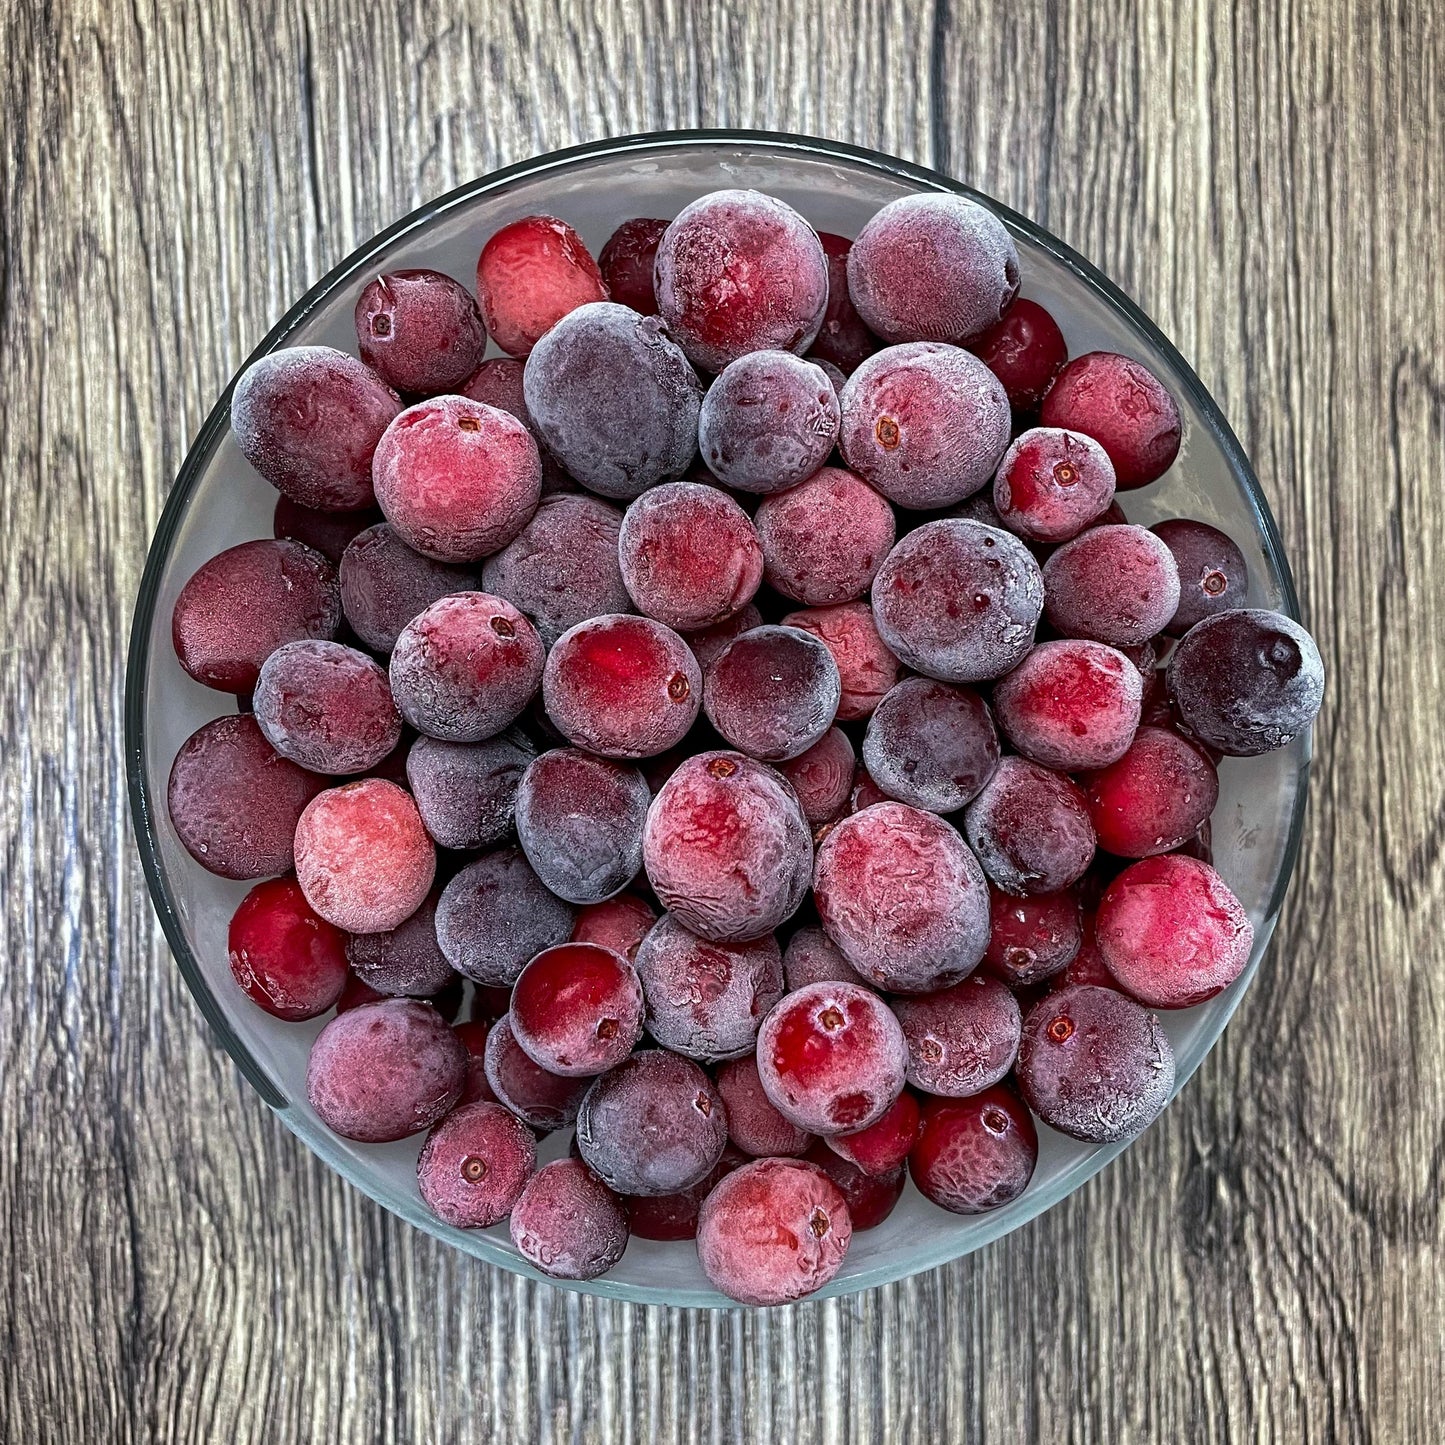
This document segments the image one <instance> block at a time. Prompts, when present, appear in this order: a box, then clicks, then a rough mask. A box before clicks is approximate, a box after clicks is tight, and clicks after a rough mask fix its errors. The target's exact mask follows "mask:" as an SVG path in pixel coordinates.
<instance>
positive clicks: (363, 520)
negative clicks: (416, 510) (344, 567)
mask: <svg viewBox="0 0 1445 1445" xmlns="http://www.w3.org/2000/svg"><path fill="white" fill-rule="evenodd" d="M379 521H381V511H380V509H379V508H377V507H363V508H362V509H361V510H360V511H359V512H318V511H317V510H316V509H315V508H314V507H303V506H302V505H301V503H300V502H293V501H292V500H291V498H290V497H277V498H276V510H275V512H274V513H273V514H272V519H271V526H272V533H273V535H274V536H275V537H276V540H277V541H288V542H300V543H302V544H303V545H305V546H307V547H310V548H311V549H312V550H313V551H316V552H320V553H321V555H322V556H323V557H325V558H326V560H327V561H328V562H330V563H331V564H332V565H333V566H334V565H336V564H337V563H339V562H340V561H341V558H342V555H343V554H344V553H345V551H346V549H347V547H348V546H350V545H351V541H352V539H353V538H354V537H357V536H359V535H360V534H361V533H362V532H364V531H365V530H366V528H368V527H372V526H375V525H376V523H378V522H379Z"/></svg>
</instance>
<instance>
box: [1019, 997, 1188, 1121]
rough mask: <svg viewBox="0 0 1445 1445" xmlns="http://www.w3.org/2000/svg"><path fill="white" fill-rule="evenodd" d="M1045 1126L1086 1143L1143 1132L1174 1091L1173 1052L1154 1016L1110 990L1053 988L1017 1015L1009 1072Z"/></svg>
mask: <svg viewBox="0 0 1445 1445" xmlns="http://www.w3.org/2000/svg"><path fill="white" fill-rule="evenodd" d="M1016 1074H1017V1078H1018V1082H1019V1087H1020V1088H1021V1089H1022V1091H1023V1096H1024V1098H1025V1100H1026V1101H1027V1102H1028V1106H1029V1108H1031V1109H1032V1110H1033V1111H1034V1113H1035V1114H1037V1115H1038V1116H1039V1118H1040V1119H1042V1120H1043V1121H1044V1123H1045V1124H1048V1125H1049V1126H1050V1127H1051V1128H1054V1129H1057V1130H1058V1131H1059V1132H1060V1133H1062V1134H1068V1135H1070V1136H1071V1137H1072V1138H1075V1139H1082V1140H1084V1141H1085V1142H1086V1143H1091V1144H1110V1143H1113V1142H1114V1141H1116V1140H1119V1139H1128V1138H1131V1137H1132V1136H1133V1135H1135V1134H1139V1133H1142V1132H1143V1130H1145V1129H1146V1128H1148V1126H1149V1125H1150V1124H1152V1123H1153V1122H1154V1120H1155V1119H1157V1118H1158V1117H1159V1115H1160V1114H1162V1113H1163V1112H1164V1106H1165V1105H1166V1104H1167V1103H1168V1102H1169V1095H1170V1094H1171V1093H1172V1092H1173V1090H1174V1051H1173V1050H1172V1049H1171V1048H1170V1047H1169V1036H1168V1035H1167V1034H1166V1033H1165V1032H1164V1030H1163V1029H1162V1028H1161V1027H1160V1025H1159V1020H1158V1019H1157V1018H1155V1017H1154V1015H1153V1014H1151V1013H1148V1012H1146V1011H1145V1010H1144V1009H1142V1008H1140V1007H1139V1005H1138V1004H1137V1003H1135V1002H1134V1001H1133V999H1129V998H1125V997H1124V995H1123V994H1122V993H1118V992H1116V991H1115V990H1114V989H1111V988H1097V987H1095V986H1093V985H1091V984H1077V985H1071V986H1069V987H1066V988H1061V989H1056V990H1055V991H1054V992H1053V993H1051V994H1049V995H1048V996H1047V997H1045V998H1043V999H1041V1000H1040V1001H1039V1002H1038V1003H1036V1004H1035V1005H1034V1006H1033V1008H1031V1009H1030V1010H1029V1012H1028V1017H1027V1018H1025V1019H1024V1031H1023V1042H1022V1043H1021V1044H1020V1046H1019V1059H1018V1066H1017V1070H1016Z"/></svg>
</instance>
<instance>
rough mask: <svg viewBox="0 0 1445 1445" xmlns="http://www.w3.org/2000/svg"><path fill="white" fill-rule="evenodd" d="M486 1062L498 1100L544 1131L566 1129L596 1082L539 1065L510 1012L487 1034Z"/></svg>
mask: <svg viewBox="0 0 1445 1445" xmlns="http://www.w3.org/2000/svg"><path fill="white" fill-rule="evenodd" d="M483 1063H484V1066H485V1069H486V1075H487V1083H488V1085H489V1086H490V1087H491V1090H492V1092H493V1093H494V1094H495V1095H496V1097H497V1101H498V1103H501V1104H504V1105H506V1107H507V1108H508V1109H510V1110H511V1111H512V1113H514V1114H515V1115H516V1116H517V1117H518V1118H519V1119H520V1120H521V1121H522V1122H523V1123H524V1124H526V1125H527V1126H528V1127H529V1128H532V1129H536V1130H538V1131H539V1132H541V1133H544V1134H548V1133H551V1131H552V1130H554V1129H565V1128H566V1127H567V1126H568V1125H569V1124H570V1123H571V1122H572V1121H573V1120H574V1119H575V1118H576V1117H577V1108H578V1105H580V1104H581V1102H582V1096H583V1094H585V1093H586V1092H587V1086H588V1085H589V1084H590V1083H591V1082H592V1080H591V1079H589V1078H580V1079H579V1078H569V1077H567V1076H566V1075H563V1074H554V1073H552V1072H551V1071H550V1070H548V1069H544V1068H543V1067H542V1066H541V1065H540V1064H538V1063H537V1062H536V1061H535V1060H534V1059H533V1058H532V1057H531V1055H530V1054H528V1053H527V1052H526V1051H525V1050H524V1049H523V1048H522V1046H521V1044H519V1043H518V1042H517V1036H516V1034H515V1033H514V1032H513V1031H512V1016H511V1014H510V1013H506V1014H503V1015H502V1017H501V1018H499V1019H498V1020H497V1021H496V1023H494V1024H493V1025H492V1027H491V1031H490V1032H489V1033H488V1034H487V1045H486V1053H485V1056H484V1059H483Z"/></svg>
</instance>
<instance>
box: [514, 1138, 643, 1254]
mask: <svg viewBox="0 0 1445 1445" xmlns="http://www.w3.org/2000/svg"><path fill="white" fill-rule="evenodd" d="M511 1230H512V1243H513V1244H515V1245H516V1246H517V1248H518V1250H520V1251H521V1254H522V1258H523V1259H525V1260H527V1261H528V1262H529V1263H531V1264H533V1265H535V1266H536V1267H537V1268H538V1269H540V1270H541V1271H542V1273H543V1274H550V1275H551V1276H552V1277H553V1278H554V1279H596V1278H597V1276H598V1275H600V1274H606V1273H607V1271H608V1270H609V1269H611V1268H612V1266H613V1265H614V1264H616V1263H617V1261H618V1260H619V1259H621V1258H622V1253H623V1251H624V1250H625V1249H626V1248H627V1239H628V1230H627V1211H626V1210H625V1209H624V1208H623V1207H622V1201H621V1200H620V1199H619V1198H618V1197H617V1196H616V1195H615V1194H613V1192H612V1191H611V1190H610V1189H608V1187H607V1186H606V1185H605V1184H604V1183H603V1182H602V1181H601V1180H600V1179H599V1178H598V1177H597V1176H596V1175H595V1174H594V1173H593V1172H592V1171H591V1170H590V1169H589V1168H588V1167H587V1166H586V1165H585V1164H584V1163H583V1162H582V1161H581V1160H580V1159H554V1160H553V1161H552V1162H551V1163H550V1164H544V1165H543V1166H542V1167H541V1168H540V1169H539V1170H538V1171H537V1172H536V1173H535V1174H534V1175H533V1176H532V1177H531V1178H530V1179H529V1180H528V1181H527V1184H526V1187H525V1188H524V1189H523V1190H522V1194H521V1197H520V1198H519V1199H518V1200H517V1202H516V1204H515V1205H513V1206H512V1224H511Z"/></svg>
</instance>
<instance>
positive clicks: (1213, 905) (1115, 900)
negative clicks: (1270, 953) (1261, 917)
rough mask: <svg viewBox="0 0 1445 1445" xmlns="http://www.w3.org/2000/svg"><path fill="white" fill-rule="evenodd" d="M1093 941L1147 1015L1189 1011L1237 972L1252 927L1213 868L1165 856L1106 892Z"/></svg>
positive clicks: (1134, 869) (1132, 870) (1136, 868)
mask: <svg viewBox="0 0 1445 1445" xmlns="http://www.w3.org/2000/svg"><path fill="white" fill-rule="evenodd" d="M1094 937H1095V939H1096V940H1097V942H1098V946H1099V954H1100V956H1101V957H1102V958H1103V960H1104V966H1105V967H1106V968H1107V969H1108V970H1109V972H1110V973H1111V974H1113V975H1114V977H1115V978H1116V979H1117V980H1118V983H1119V987H1120V988H1122V989H1123V990H1124V992H1125V993H1127V994H1129V995H1130V996H1131V997H1132V998H1136V999H1138V1001H1139V1002H1140V1003H1142V1004H1146V1005H1147V1006H1148V1007H1150V1008H1192V1007H1193V1006H1194V1005H1195V1004H1198V1003H1203V1002H1204V1001H1205V999H1210V998H1213V997H1214V995H1215V994H1217V993H1219V992H1221V991H1222V990H1223V989H1225V988H1228V986H1229V985H1230V984H1232V983H1233V982H1234V980H1235V979H1237V978H1238V977H1239V975H1240V974H1241V973H1243V972H1244V969H1245V965H1246V964H1248V962H1249V951H1250V949H1251V948H1252V947H1253V945H1254V928H1253V927H1252V925H1251V924H1250V921H1249V916H1248V915H1247V914H1246V913H1245V911H1244V907H1243V905H1242V904H1241V903H1240V901H1239V899H1237V898H1236V897H1235V896H1234V894H1233V893H1231V892H1230V890H1229V888H1228V886H1227V885H1226V884H1225V882H1224V879H1222V878H1221V877H1220V876H1219V874H1218V873H1216V872H1215V871H1214V869H1213V868H1211V867H1210V866H1209V865H1208V864H1207V863H1201V862H1199V861H1198V860H1197V859H1195V858H1186V857H1183V856H1181V855H1180V854H1177V853H1170V854H1166V855H1165V856H1163V857H1160V858H1145V859H1144V860H1143V861H1142V862H1139V863H1135V864H1133V865H1132V866H1131V867H1128V868H1126V869H1125V870H1124V871H1123V872H1122V873H1121V874H1120V875H1119V876H1118V877H1117V878H1116V879H1115V880H1114V881H1113V882H1112V883H1111V884H1110V885H1109V886H1108V888H1107V889H1106V890H1105V892H1104V896H1103V898H1101V899H1100V900H1099V911H1098V914H1097V915H1096V916H1095V919H1094Z"/></svg>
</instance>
